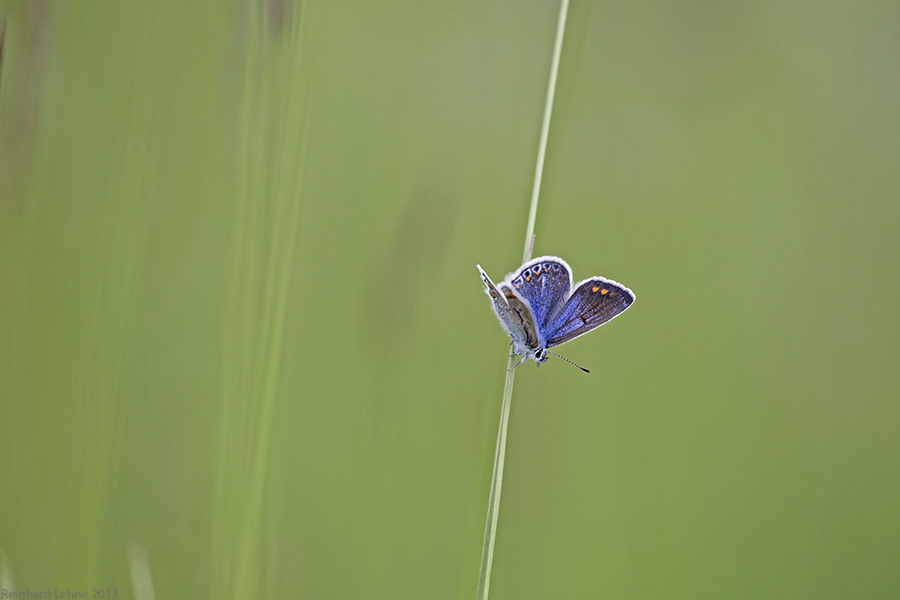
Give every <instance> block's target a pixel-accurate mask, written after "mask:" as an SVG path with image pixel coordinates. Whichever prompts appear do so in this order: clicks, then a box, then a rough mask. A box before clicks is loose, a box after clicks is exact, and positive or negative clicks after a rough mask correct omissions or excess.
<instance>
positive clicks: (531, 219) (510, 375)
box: [476, 0, 569, 600]
mask: <svg viewBox="0 0 900 600" xmlns="http://www.w3.org/2000/svg"><path fill="white" fill-rule="evenodd" d="M568 11H569V0H561V2H560V7H559V21H558V23H557V25H556V41H555V43H554V45H553V59H552V61H551V64H550V80H549V82H548V84H547V98H546V101H545V104H544V118H543V121H542V123H541V139H540V142H539V143H538V155H537V165H535V169H534V186H533V187H532V190H531V208H530V209H529V211H528V228H527V230H526V232H525V251H524V253H523V256H522V262H523V263H526V262H528V261H529V260H531V254H532V250H533V249H534V223H535V220H536V218H537V205H538V196H539V194H540V191H541V176H542V174H543V171H544V156H545V155H546V152H547V137H548V135H549V132H550V115H551V113H552V112H553V96H554V94H555V93H556V76H557V73H558V72H559V57H560V55H561V54H562V42H563V35H564V33H565V30H566V15H567V13H568ZM515 360H516V357H510V359H509V369H508V370H507V372H506V385H505V386H504V388H503V403H502V404H501V407H500V430H499V432H498V433H497V448H496V450H495V451H494V470H493V475H492V476H491V493H490V496H489V499H488V510H487V520H486V522H485V525H484V546H483V547H482V550H481V570H480V572H479V574H478V593H477V595H476V599H477V600H487V598H488V592H489V590H490V586H491V566H492V564H493V561H494V545H495V543H496V540H497V519H498V517H499V516H500V489H501V488H502V486H503V464H504V462H505V460H506V432H507V428H508V425H509V409H510V404H511V402H512V391H513V380H514V379H515V374H516V372H515V369H513V368H512V366H513V364H514V362H513V361H515Z"/></svg>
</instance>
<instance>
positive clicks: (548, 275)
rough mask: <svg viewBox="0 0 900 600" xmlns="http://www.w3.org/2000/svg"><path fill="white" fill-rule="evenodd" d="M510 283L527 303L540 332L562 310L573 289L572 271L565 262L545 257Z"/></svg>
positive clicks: (515, 275) (522, 269) (524, 267)
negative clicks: (551, 317)
mask: <svg viewBox="0 0 900 600" xmlns="http://www.w3.org/2000/svg"><path fill="white" fill-rule="evenodd" d="M509 284H510V285H512V286H513V287H514V288H515V290H516V291H517V292H519V294H521V295H522V297H524V298H525V299H526V300H528V303H529V305H530V306H531V311H532V313H533V314H534V322H535V325H536V327H537V329H538V331H546V326H547V321H548V320H549V318H550V316H551V315H553V314H556V313H557V312H559V311H560V310H562V308H563V306H564V305H565V303H566V299H567V298H568V297H569V292H571V290H572V270H571V269H570V268H569V265H567V264H566V263H565V261H563V260H562V259H559V258H556V257H552V256H543V257H541V258H536V259H534V260H532V261H529V262H527V263H525V264H524V265H522V266H521V267H519V269H518V270H517V271H516V272H515V273H513V274H512V276H511V277H510V279H509Z"/></svg>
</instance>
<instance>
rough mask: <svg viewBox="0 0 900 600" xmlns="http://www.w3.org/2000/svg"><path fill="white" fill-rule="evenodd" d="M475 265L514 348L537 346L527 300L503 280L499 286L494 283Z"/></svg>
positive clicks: (532, 314)
mask: <svg viewBox="0 0 900 600" xmlns="http://www.w3.org/2000/svg"><path fill="white" fill-rule="evenodd" d="M476 266H478V271H479V272H480V273H481V279H482V280H483V281H484V285H485V292H487V294H488V295H489V296H490V297H491V301H492V302H493V307H494V312H495V313H496V314H497V318H498V319H499V320H500V324H501V325H503V328H504V329H505V330H506V332H507V333H508V334H509V336H510V337H511V338H512V340H513V344H514V345H515V348H516V350H517V351H518V350H519V348H520V346H521V345H522V344H524V345H525V346H526V347H528V348H530V349H532V350H533V349H536V348H537V347H538V346H537V344H538V335H537V327H536V326H535V322H534V313H533V311H532V309H531V306H530V304H529V303H528V300H526V299H525V298H523V297H522V296H521V295H520V294H519V293H518V292H517V291H516V290H515V289H514V288H513V287H512V286H510V285H509V284H508V283H506V282H505V281H504V282H502V283H501V284H500V285H499V286H496V285H494V282H493V281H491V278H490V277H488V274H487V273H485V272H484V271H483V270H482V268H481V266H480V265H476Z"/></svg>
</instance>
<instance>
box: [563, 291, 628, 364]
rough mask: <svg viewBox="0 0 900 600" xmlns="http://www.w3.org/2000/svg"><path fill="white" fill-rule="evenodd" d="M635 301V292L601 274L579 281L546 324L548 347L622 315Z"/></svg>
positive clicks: (566, 340) (564, 341) (571, 338)
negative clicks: (564, 302) (560, 308)
mask: <svg viewBox="0 0 900 600" xmlns="http://www.w3.org/2000/svg"><path fill="white" fill-rule="evenodd" d="M633 302H634V293H632V291H631V290H629V289H628V288H627V287H625V286H624V285H621V284H618V283H616V282H615V281H610V280H608V279H604V278H603V277H592V278H590V279H586V280H584V281H581V282H579V283H578V286H577V287H576V288H575V291H574V292H573V293H572V295H571V297H569V299H568V300H567V301H566V304H565V306H563V308H562V310H560V311H559V313H557V314H555V315H553V316H552V317H551V320H550V322H549V323H548V324H547V331H546V336H547V347H548V348H551V347H553V346H558V345H560V344H564V343H566V342H568V341H569V340H573V339H575V338H577V337H578V336H580V335H584V334H585V333H587V332H589V331H591V330H593V329H596V328H597V327H600V326H601V325H603V324H604V323H606V322H607V321H610V320H611V319H613V318H615V317H617V316H619V315H621V314H622V313H623V312H625V309H626V308H628V307H629V306H631V304H632V303H633Z"/></svg>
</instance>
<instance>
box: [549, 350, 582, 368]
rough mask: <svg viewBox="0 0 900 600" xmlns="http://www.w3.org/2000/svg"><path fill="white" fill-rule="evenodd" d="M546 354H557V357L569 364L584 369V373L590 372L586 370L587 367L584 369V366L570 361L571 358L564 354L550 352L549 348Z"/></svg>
mask: <svg viewBox="0 0 900 600" xmlns="http://www.w3.org/2000/svg"><path fill="white" fill-rule="evenodd" d="M547 354H552V355H553V356H558V357H559V358H561V359H563V360H564V361H566V362H567V363H569V364H570V365H575V366H576V367H578V368H579V369H581V370H582V371H584V372H585V373H590V371H588V370H587V369H585V368H584V367H582V366H581V365H579V364H578V363H575V362H572V361H571V360H569V359H568V358H566V357H565V356H561V355H559V354H557V353H556V352H550V351H549V350H547Z"/></svg>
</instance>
